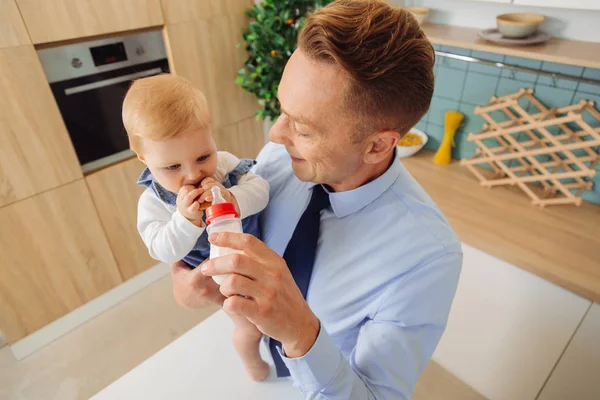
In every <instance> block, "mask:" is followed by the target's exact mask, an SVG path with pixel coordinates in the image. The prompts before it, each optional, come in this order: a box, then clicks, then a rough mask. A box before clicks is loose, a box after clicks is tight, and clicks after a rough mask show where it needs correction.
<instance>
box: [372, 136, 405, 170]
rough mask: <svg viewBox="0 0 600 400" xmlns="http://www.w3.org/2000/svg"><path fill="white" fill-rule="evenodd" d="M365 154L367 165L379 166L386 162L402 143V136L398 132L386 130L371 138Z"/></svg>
mask: <svg viewBox="0 0 600 400" xmlns="http://www.w3.org/2000/svg"><path fill="white" fill-rule="evenodd" d="M368 140H369V143H368V145H367V148H366V150H367V151H366V152H365V163H367V164H378V163H380V162H382V161H384V160H385V159H386V158H387V157H388V156H389V154H390V152H393V151H394V149H395V148H396V145H397V144H398V142H399V141H400V134H399V133H398V132H396V131H391V130H385V131H381V132H378V133H377V134H375V135H373V137H371V138H369V139H368Z"/></svg>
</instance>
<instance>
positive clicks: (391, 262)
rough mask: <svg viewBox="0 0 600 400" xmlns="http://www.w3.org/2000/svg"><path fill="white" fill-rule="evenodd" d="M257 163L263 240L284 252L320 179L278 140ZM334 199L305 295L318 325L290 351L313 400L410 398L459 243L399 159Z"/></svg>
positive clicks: (452, 280)
mask: <svg viewBox="0 0 600 400" xmlns="http://www.w3.org/2000/svg"><path fill="white" fill-rule="evenodd" d="M255 172H256V173H257V174H259V175H261V176H262V177H263V178H265V179H266V180H268V181H269V184H270V185H271V193H270V202H269V204H268V206H267V208H266V209H265V210H264V211H263V212H262V214H261V227H262V235H263V240H264V241H265V243H267V245H269V247H271V248H272V249H273V250H274V251H276V252H277V253H278V254H279V255H282V254H283V253H284V251H285V248H286V246H287V244H288V242H289V240H290V238H291V236H292V233H293V231H294V229H295V227H296V224H297V222H298V220H299V219H300V216H301V215H302V213H303V212H304V210H305V208H306V206H307V205H308V202H309V200H310V194H311V191H310V189H311V188H312V187H313V186H314V183H310V182H301V181H300V180H299V179H298V178H296V176H295V175H294V173H293V170H292V168H291V159H290V156H289V155H288V153H287V152H286V151H285V148H284V147H283V146H281V145H276V144H274V143H269V144H267V145H266V146H265V148H264V149H263V150H262V152H261V153H260V155H259V156H258V164H257V166H256V167H255ZM330 200H331V208H328V209H326V210H325V211H323V213H322V214H321V227H320V234H319V242H318V247H317V254H316V259H315V264H314V269H313V274H312V278H311V280H310V285H309V288H308V293H307V298H306V300H307V303H308V304H309V306H310V308H311V309H312V311H313V312H314V313H315V315H316V316H317V317H318V318H319V320H320V321H321V330H320V332H319V335H318V338H317V341H316V342H315V344H314V345H313V347H312V348H311V349H310V350H309V352H308V353H307V354H305V355H304V356H303V357H300V358H294V359H291V358H287V357H285V356H283V360H284V362H285V364H286V365H287V367H288V368H289V370H290V373H291V377H292V380H293V382H294V385H295V386H297V387H298V388H299V389H300V390H301V391H302V393H303V394H304V396H305V398H306V399H329V400H358V399H361V400H362V399H379V400H383V399H394V400H396V399H409V398H410V397H411V396H412V393H413V389H414V385H415V383H416V381H417V379H418V377H419V375H420V374H421V373H422V372H423V369H424V368H425V365H426V364H427V362H428V360H429V358H430V357H431V355H432V354H433V351H434V350H435V347H436V346H437V343H438V341H439V339H440V337H441V335H442V332H443V331H444V328H445V326H446V321H447V318H448V312H449V310H450V305H451V303H452V299H453V297H454V293H455V291H456V286H457V283H458V277H459V274H460V269H461V264H462V251H461V246H460V242H459V240H458V238H457V236H456V235H455V233H454V232H453V231H452V228H451V227H450V225H449V224H448V221H447V220H446V218H445V217H444V216H443V215H442V213H441V211H440V210H439V209H438V208H437V206H436V205H435V204H434V203H433V201H432V200H431V199H430V198H429V196H428V195H427V194H426V193H425V191H424V190H423V189H422V188H421V187H420V186H419V184H418V183H417V182H416V181H415V180H414V179H413V178H412V176H411V175H410V174H409V173H408V171H407V170H406V169H405V168H404V166H403V165H402V163H401V162H400V160H399V159H395V160H394V162H393V163H392V165H391V166H390V168H389V169H388V170H387V171H386V172H385V173H384V174H383V175H381V176H380V177H379V178H377V179H376V180H374V181H372V182H370V183H368V184H366V185H364V186H361V187H359V188H357V189H354V190H351V191H347V192H341V193H330Z"/></svg>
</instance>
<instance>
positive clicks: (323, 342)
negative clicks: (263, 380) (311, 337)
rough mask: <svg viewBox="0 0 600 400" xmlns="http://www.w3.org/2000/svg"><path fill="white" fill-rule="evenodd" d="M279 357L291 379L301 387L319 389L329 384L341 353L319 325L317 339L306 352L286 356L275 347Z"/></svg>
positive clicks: (334, 373) (339, 360) (336, 368)
mask: <svg viewBox="0 0 600 400" xmlns="http://www.w3.org/2000/svg"><path fill="white" fill-rule="evenodd" d="M277 351H279V355H280V356H281V359H282V360H283V362H284V363H285V365H286V366H287V367H288V369H289V370H290V375H291V377H292V380H293V381H294V383H295V384H296V385H298V386H299V387H300V388H301V389H305V390H308V391H317V392H318V391H321V390H323V389H324V388H325V387H327V386H328V385H329V383H330V382H331V381H332V380H333V378H334V377H335V375H336V374H337V373H338V369H339V368H340V365H341V363H342V361H343V357H342V354H341V353H340V351H339V350H338V348H337V347H336V346H335V344H334V343H333V340H332V339H331V337H330V336H329V334H328V333H327V331H325V329H324V328H323V325H321V329H320V330H319V335H318V336H317V340H316V341H315V343H314V344H313V346H312V347H311V348H310V350H309V351H308V353H306V354H305V355H303V356H302V357H298V358H288V357H286V356H285V354H283V351H282V350H281V349H280V348H279V347H277Z"/></svg>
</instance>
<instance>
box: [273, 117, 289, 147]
mask: <svg viewBox="0 0 600 400" xmlns="http://www.w3.org/2000/svg"><path fill="white" fill-rule="evenodd" d="M269 140H270V141H271V142H273V143H277V144H283V145H285V144H289V142H290V140H289V127H288V122H287V116H286V115H285V114H281V116H280V117H279V118H278V119H277V121H275V123H274V124H273V126H271V129H270V130H269Z"/></svg>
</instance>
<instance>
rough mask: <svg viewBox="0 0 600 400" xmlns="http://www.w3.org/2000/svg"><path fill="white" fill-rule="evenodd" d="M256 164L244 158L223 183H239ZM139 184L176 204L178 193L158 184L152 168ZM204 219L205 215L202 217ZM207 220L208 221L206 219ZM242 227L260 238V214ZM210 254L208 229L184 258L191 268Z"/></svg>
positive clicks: (146, 172)
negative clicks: (151, 171)
mask: <svg viewBox="0 0 600 400" xmlns="http://www.w3.org/2000/svg"><path fill="white" fill-rule="evenodd" d="M254 164H256V161H253V160H247V159H243V160H241V161H240V163H239V164H238V165H237V167H235V169H234V170H233V171H231V172H230V173H228V174H227V176H226V177H225V179H224V180H223V181H222V182H221V185H223V186H225V187H226V188H227V189H229V188H230V187H232V186H235V185H237V184H238V181H239V179H240V178H241V177H242V176H243V175H245V174H247V173H248V171H250V168H252V166H253V165H254ZM137 184H138V185H140V186H145V187H149V188H151V189H152V191H153V192H154V194H155V195H156V196H158V198H159V199H160V200H161V201H162V202H163V203H167V204H170V205H172V206H176V200H177V195H176V194H175V193H173V192H170V191H168V190H167V189H165V188H163V187H162V186H160V185H159V184H158V182H157V181H156V180H154V177H153V176H152V174H151V173H150V170H149V169H148V168H146V169H145V170H144V172H142V175H141V176H140V178H139V179H138V181H137ZM202 219H203V220H204V217H202ZM205 222H206V221H205ZM242 228H243V229H244V233H250V234H252V235H254V236H256V237H258V238H260V229H259V226H258V214H254V215H250V216H249V217H247V218H244V219H243V220H242ZM209 256H210V244H209V243H208V233H207V232H206V230H204V232H202V235H200V237H199V238H198V241H197V242H196V245H195V246H194V248H193V249H192V251H190V252H189V253H188V255H187V256H185V257H184V258H183V261H185V262H186V263H187V264H188V265H189V266H190V267H191V268H196V267H197V266H198V265H200V264H201V263H202V262H203V261H204V260H206V259H207V258H209Z"/></svg>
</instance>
